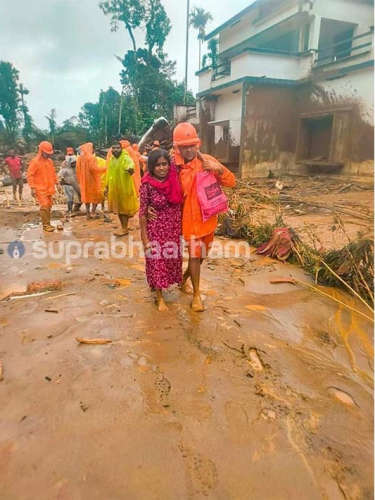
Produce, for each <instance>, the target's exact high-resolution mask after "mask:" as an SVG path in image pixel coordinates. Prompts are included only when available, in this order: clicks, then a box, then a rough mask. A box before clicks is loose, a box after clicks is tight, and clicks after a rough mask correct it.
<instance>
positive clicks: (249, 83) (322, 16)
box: [197, 0, 373, 176]
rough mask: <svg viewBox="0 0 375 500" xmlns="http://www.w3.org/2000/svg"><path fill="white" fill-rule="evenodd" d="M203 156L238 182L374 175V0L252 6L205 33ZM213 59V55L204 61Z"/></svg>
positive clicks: (273, 0) (267, 0) (262, 1)
mask: <svg viewBox="0 0 375 500" xmlns="http://www.w3.org/2000/svg"><path fill="white" fill-rule="evenodd" d="M213 38H216V39H217V41H218V57H217V62H216V64H214V65H213V64H212V61H211V64H210V66H207V65H206V67H204V68H203V69H202V70H200V71H199V72H198V73H197V75H198V77H199V93H198V98H199V101H200V105H199V122H200V134H201V136H202V140H203V145H204V148H205V151H207V152H209V153H211V154H213V155H215V156H216V157H218V158H220V159H221V160H222V161H223V162H224V163H226V164H228V165H229V166H230V167H231V168H232V169H233V170H238V172H239V174H240V175H241V176H246V175H252V176H263V175H267V174H268V172H269V170H271V171H273V172H276V173H277V172H285V173H286V172H289V173H301V174H303V173H307V172H308V171H311V169H313V170H314V171H317V170H319V171H320V170H324V171H340V172H341V173H344V174H361V175H370V174H372V172H373V0H256V1H254V2H253V3H252V4H251V5H249V6H248V7H247V8H245V9H244V10H243V11H241V12H240V13H239V14H237V15H236V16H234V17H232V18H231V19H229V20H228V21H227V22H226V23H224V24H223V25H221V26H219V27H218V28H216V29H215V30H214V31H212V32H211V33H209V34H208V35H207V36H206V40H207V41H209V40H211V39H213ZM211 59H212V58H211Z"/></svg>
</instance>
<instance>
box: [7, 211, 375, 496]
mask: <svg viewBox="0 0 375 500" xmlns="http://www.w3.org/2000/svg"><path fill="white" fill-rule="evenodd" d="M5 216H6V214H5V213H4V212H3V213H2V219H1V220H3V218H5ZM135 224H136V223H134V225H135ZM12 225H13V228H12ZM111 230H113V227H112V226H111V225H108V224H103V223H102V222H101V221H90V222H87V221H85V220H83V219H80V220H73V222H72V223H70V224H69V225H67V226H66V227H65V230H64V231H63V232H62V233H58V234H57V233H56V234H53V235H46V236H44V235H43V234H41V232H40V229H39V228H36V227H33V226H32V227H31V226H30V225H29V226H28V225H27V224H23V223H22V221H20V220H18V219H14V218H13V219H12V221H11V223H10V226H8V227H7V231H8V232H9V234H8V236H9V237H10V238H13V233H12V231H14V232H15V233H17V237H20V238H21V239H22V241H23V242H24V243H25V246H26V254H25V256H24V257H23V258H22V259H20V260H18V261H15V260H14V259H10V257H8V256H7V255H6V254H3V255H0V295H1V296H5V295H6V294H8V293H9V292H10V291H13V290H19V289H23V287H24V285H25V284H26V283H28V282H30V281H33V280H35V279H61V280H63V283H64V287H63V290H62V291H61V292H54V293H51V294H49V295H45V296H40V297H36V298H32V299H28V298H26V299H18V300H12V301H6V302H1V303H0V359H1V360H2V363H3V371H4V380H3V381H2V382H0V398H1V402H2V405H1V411H0V418H1V425H0V498H5V499H12V500H13V499H19V498H22V499H30V500H31V499H33V500H34V499H35V498H38V499H54V498H56V499H67V500H68V499H69V500H75V499H77V500H78V499H88V498H89V499H111V500H112V499H130V498H131V499H133V498H134V499H149V498H150V499H176V498H178V499H180V498H181V499H184V498H186V499H190V498H212V499H236V500H237V499H249V498H251V499H286V498H288V499H296V500H297V499H298V500H299V499H301V498H303V499H322V498H323V499H344V498H347V499H358V500H359V499H367V498H368V499H370V498H372V463H373V457H372V390H373V384H372V380H373V376H372V356H373V351H372V325H371V323H370V322H368V321H366V320H365V319H363V318H361V317H360V316H358V315H356V314H355V313H351V312H350V311H347V310H346V309H345V308H343V307H342V306H339V305H337V304H336V303H335V302H333V301H331V300H330V299H328V298H324V297H322V296H320V295H318V294H315V293H314V292H312V291H310V290H308V289H306V288H303V287H300V286H294V285H290V284H279V285H273V284H271V283H270V280H271V279H275V278H277V277H282V276H284V277H285V276H293V277H296V278H297V279H299V280H304V281H308V278H307V277H306V276H305V275H304V274H303V272H302V271H301V270H300V269H298V268H295V267H292V266H289V265H281V264H278V263H276V262H274V261H272V260H270V259H264V258H261V259H260V258H256V257H255V256H254V255H252V256H251V258H250V259H248V260H244V259H238V258H234V257H233V258H227V259H209V260H208V261H207V262H206V263H205V265H204V270H203V293H204V296H205V304H206V307H207V311H206V312H205V313H202V314H194V313H192V312H191V311H190V308H189V303H190V300H191V297H190V296H189V295H183V294H181V293H180V292H179V291H178V290H172V291H170V293H169V294H168V296H167V301H168V304H169V311H168V312H166V313H157V312H156V311H155V308H154V305H153V301H152V297H151V296H150V293H149V291H148V288H147V286H146V283H145V279H144V271H143V261H142V259H140V258H138V257H133V258H131V259H130V258H128V259H124V260H121V261H118V260H116V259H114V258H112V259H98V258H95V257H94V255H91V254H90V257H89V258H88V259H76V260H74V261H73V262H72V263H70V264H69V265H68V264H66V262H65V261H64V260H63V259H51V258H47V259H42V260H40V259H36V258H35V256H32V255H31V245H32V242H33V241H45V240H47V241H49V242H54V241H55V242H56V241H59V240H67V241H68V240H69V239H72V238H73V239H74V240H76V241H82V242H84V241H102V240H105V239H108V235H109V232H110V231H111ZM10 233H12V234H10ZM2 234H3V233H2ZM132 234H133V235H134V236H135V235H136V230H135V231H133V232H132ZM3 248H5V247H4V246H3ZM115 279H120V281H119V282H118V284H117V285H114V280H115ZM325 291H327V289H325ZM328 292H329V293H331V294H332V295H333V296H335V295H337V294H338V293H339V292H337V291H335V290H328ZM55 297H56V298H55ZM339 297H340V299H343V300H345V301H347V302H348V303H349V304H350V305H352V307H356V308H359V309H360V310H361V311H363V312H366V310H365V309H363V308H361V305H359V304H358V303H357V302H355V301H353V300H352V299H350V298H349V297H347V296H346V295H345V294H342V293H341V292H340V294H339ZM46 309H53V310H56V311H57V312H56V313H47V312H45V310H46ZM77 336H79V337H89V338H90V337H91V338H92V337H102V338H110V339H112V340H113V342H112V343H111V344H107V345H92V346H89V345H78V344H77V342H76V341H75V338H76V337H77Z"/></svg>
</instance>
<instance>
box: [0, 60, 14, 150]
mask: <svg viewBox="0 0 375 500" xmlns="http://www.w3.org/2000/svg"><path fill="white" fill-rule="evenodd" d="M18 79H19V72H18V71H17V69H16V68H15V67H14V66H13V65H12V64H11V63H9V62H5V61H0V122H2V125H3V128H4V131H5V135H6V139H7V140H8V141H10V142H14V141H15V139H16V134H17V127H18V125H19V115H18V111H19V93H18Z"/></svg>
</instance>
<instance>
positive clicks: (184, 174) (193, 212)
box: [173, 123, 236, 258]
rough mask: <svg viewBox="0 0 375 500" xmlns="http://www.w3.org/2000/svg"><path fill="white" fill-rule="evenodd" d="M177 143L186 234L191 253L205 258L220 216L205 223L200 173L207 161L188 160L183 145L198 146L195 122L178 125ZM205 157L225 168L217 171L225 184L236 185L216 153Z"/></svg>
mask: <svg viewBox="0 0 375 500" xmlns="http://www.w3.org/2000/svg"><path fill="white" fill-rule="evenodd" d="M173 142H174V159H175V163H176V165H178V166H179V167H180V182H181V186H182V190H183V194H184V205H183V213H182V233H183V236H184V239H185V240H186V241H187V243H188V245H189V252H190V256H191V257H196V258H199V257H202V252H203V251H205V252H206V254H207V252H208V250H209V247H210V245H211V244H212V241H213V239H214V233H215V229H216V227H217V216H216V215H215V216H213V217H211V218H210V219H208V220H207V221H206V222H203V220H202V213H201V207H200V204H199V200H198V194H197V189H196V174H197V173H198V172H201V171H202V170H203V162H202V160H201V159H199V158H198V156H196V157H195V158H194V159H193V160H192V161H190V162H188V163H185V162H184V159H183V157H182V155H181V153H180V150H179V146H191V145H195V146H197V147H198V146H199V145H200V139H199V137H198V136H197V133H196V130H195V128H194V127H193V125H191V124H190V123H181V124H179V125H177V127H176V128H175V131H174V134H173ZM201 156H202V158H203V159H204V160H205V162H207V163H208V164H210V163H215V164H216V165H219V166H220V167H221V168H222V170H223V173H222V174H221V175H216V174H215V175H216V177H217V180H218V182H219V183H220V184H221V185H222V186H226V187H233V186H234V185H235V184H236V178H235V176H234V175H233V173H232V172H231V171H230V170H228V169H227V168H226V167H224V165H221V163H220V162H218V161H217V160H216V159H215V158H214V157H213V156H210V155H206V154H201Z"/></svg>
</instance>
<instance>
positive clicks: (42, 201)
mask: <svg viewBox="0 0 375 500" xmlns="http://www.w3.org/2000/svg"><path fill="white" fill-rule="evenodd" d="M35 196H36V199H37V201H38V203H39V205H40V208H51V207H52V196H53V195H52V194H46V193H43V192H42V191H36V192H35Z"/></svg>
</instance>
